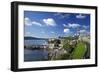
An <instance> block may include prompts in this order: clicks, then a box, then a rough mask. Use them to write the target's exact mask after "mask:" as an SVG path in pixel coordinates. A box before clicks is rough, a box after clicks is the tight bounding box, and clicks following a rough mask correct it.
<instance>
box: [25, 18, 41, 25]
mask: <svg viewBox="0 0 100 73" xmlns="http://www.w3.org/2000/svg"><path fill="white" fill-rule="evenodd" d="M24 21H25V25H26V26H31V25H38V26H42V24H41V23H39V22H36V21H31V19H29V18H28V17H25V20H24Z"/></svg>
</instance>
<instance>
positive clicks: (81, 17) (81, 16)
mask: <svg viewBox="0 0 100 73" xmlns="http://www.w3.org/2000/svg"><path fill="white" fill-rule="evenodd" d="M85 17H86V16H85V15H82V14H79V15H76V18H78V19H83V18H85Z"/></svg>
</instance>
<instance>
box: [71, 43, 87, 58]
mask: <svg viewBox="0 0 100 73" xmlns="http://www.w3.org/2000/svg"><path fill="white" fill-rule="evenodd" d="M86 50H87V48H86V47H85V43H83V42H78V44H77V46H76V48H75V49H74V50H73V52H72V53H71V55H70V58H71V59H82V58H83V57H84V55H85V52H86Z"/></svg>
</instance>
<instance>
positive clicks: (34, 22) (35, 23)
mask: <svg viewBox="0 0 100 73" xmlns="http://www.w3.org/2000/svg"><path fill="white" fill-rule="evenodd" d="M32 24H34V25H38V26H42V24H40V23H38V22H36V21H33V22H32Z"/></svg>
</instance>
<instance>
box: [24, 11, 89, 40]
mask: <svg viewBox="0 0 100 73" xmlns="http://www.w3.org/2000/svg"><path fill="white" fill-rule="evenodd" d="M77 30H78V32H80V33H81V34H89V33H90V14H83V13H61V12H39V11H24V36H32V37H39V38H40V37H41V38H58V37H59V36H61V37H65V36H73V35H75V34H76V33H77Z"/></svg>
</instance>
